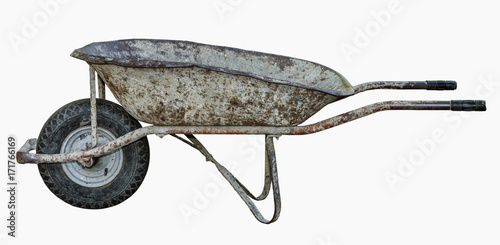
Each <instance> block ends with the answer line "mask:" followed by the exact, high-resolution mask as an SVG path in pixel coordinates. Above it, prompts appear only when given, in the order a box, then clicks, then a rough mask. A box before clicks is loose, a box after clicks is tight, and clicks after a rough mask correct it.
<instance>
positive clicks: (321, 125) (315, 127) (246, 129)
mask: <svg viewBox="0 0 500 245" xmlns="http://www.w3.org/2000/svg"><path fill="white" fill-rule="evenodd" d="M386 110H454V111H484V110H486V104H485V102H484V101H385V102H378V103H374V104H371V105H368V106H364V107H361V108H358V109H355V110H352V111H349V112H346V113H344V114H340V115H338V116H334V117H331V118H329V119H326V120H323V121H320V122H317V123H314V124H310V125H305V126H290V127H273V126H147V127H143V128H139V129H136V130H134V131H132V132H129V133H127V134H125V135H123V136H121V137H119V138H117V139H116V140H114V141H112V142H109V143H107V144H105V145H102V146H98V147H95V148H93V149H90V150H86V151H75V152H70V153H65V154H33V153H29V151H18V153H17V160H18V162H19V163H50V162H52V163H53V162H67V161H80V162H83V163H85V162H88V161H90V160H91V159H92V158H93V157H99V156H102V155H106V154H108V153H110V152H112V151H114V150H116V149H119V148H121V147H124V146H126V145H128V144H130V143H132V142H134V141H136V140H138V139H140V138H142V137H145V136H147V135H150V134H160V135H167V134H252V135H256V134H264V135H304V134H312V133H317V132H320V131H323V130H326V129H329V128H333V127H336V126H339V125H341V124H344V123H347V122H350V121H353V120H356V119H358V118H362V117H365V116H367V115H370V114H373V113H376V112H380V111H386ZM33 140H35V141H36V139H30V140H28V141H29V142H33ZM26 144H28V142H27V143H26ZM28 145H30V144H28ZM28 148H29V149H31V150H33V149H34V146H33V147H31V148H30V147H28V146H27V148H26V149H28ZM31 150H30V151H31Z"/></svg>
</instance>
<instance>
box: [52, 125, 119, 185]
mask: <svg viewBox="0 0 500 245" xmlns="http://www.w3.org/2000/svg"><path fill="white" fill-rule="evenodd" d="M115 139H116V136H115V135H114V134H112V133H111V132H110V131H108V130H106V129H103V128H100V127H98V128H97V146H101V145H104V144H107V143H109V142H111V141H113V140H115ZM90 142H91V128H90V126H86V127H81V128H78V129H76V130H74V131H73V132H71V133H70V134H69V135H68V136H67V137H66V138H65V139H64V142H63V143H62V146H61V153H68V152H73V151H80V150H87V148H88V147H87V146H88V145H89V144H90ZM122 165H123V153H122V150H121V149H119V150H116V151H114V152H112V153H110V154H107V155H104V156H101V157H98V158H92V159H91V160H89V162H87V163H78V162H77V161H72V162H64V163H62V168H63V171H64V173H65V174H66V175H67V176H68V178H69V179H71V180H72V181H74V182H75V183H77V184H79V185H81V186H85V187H92V188H96V187H101V186H104V185H106V184H108V183H110V182H111V181H112V180H114V179H115V178H116V176H117V175H118V173H119V172H120V170H121V168H122ZM88 166H90V167H88Z"/></svg>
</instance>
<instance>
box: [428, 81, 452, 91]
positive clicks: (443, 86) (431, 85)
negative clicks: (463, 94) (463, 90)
mask: <svg viewBox="0 0 500 245" xmlns="http://www.w3.org/2000/svg"><path fill="white" fill-rule="evenodd" d="M426 82H427V90H455V89H457V82H455V81H444V80H435V81H426Z"/></svg>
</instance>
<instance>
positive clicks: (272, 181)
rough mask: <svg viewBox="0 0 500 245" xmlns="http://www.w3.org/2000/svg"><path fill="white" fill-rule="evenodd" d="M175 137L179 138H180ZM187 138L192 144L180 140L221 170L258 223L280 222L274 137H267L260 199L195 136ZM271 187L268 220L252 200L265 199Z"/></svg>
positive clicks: (188, 135) (279, 199) (279, 197)
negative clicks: (272, 208) (263, 179)
mask: <svg viewBox="0 0 500 245" xmlns="http://www.w3.org/2000/svg"><path fill="white" fill-rule="evenodd" d="M174 137H176V138H179V137H178V136H174ZM186 137H187V138H188V139H189V141H190V142H189V141H187V140H184V139H181V138H179V139H181V140H182V141H183V142H185V143H187V144H189V145H190V146H192V147H194V148H196V149H197V150H199V151H200V152H201V153H202V154H203V155H204V156H205V157H206V159H207V161H211V162H213V163H214V164H215V166H216V167H217V170H219V172H220V173H221V174H222V176H224V178H225V179H226V180H227V181H228V182H229V184H231V186H232V187H233V189H234V190H235V191H236V193H238V195H239V196H240V197H241V199H242V200H243V202H245V204H246V205H247V206H248V208H249V209H250V211H251V212H252V214H253V215H254V216H255V218H256V219H257V220H258V221H260V222H262V223H264V224H270V223H273V222H274V221H276V220H278V218H279V215H280V212H281V195H280V191H279V183H278V168H277V166H276V152H275V150H274V142H273V137H274V136H271V135H266V170H265V172H266V173H265V175H266V176H265V184H264V188H263V190H262V193H261V194H260V195H259V196H258V197H255V196H254V195H253V194H252V193H250V191H249V190H248V189H247V188H246V187H245V186H244V185H243V184H242V183H241V182H240V181H239V180H238V179H236V177H234V175H233V174H232V173H231V172H229V170H227V169H226V168H225V167H224V166H222V165H221V164H219V162H217V160H215V159H214V158H213V156H212V155H211V154H210V153H209V152H208V150H207V149H206V148H205V147H204V146H203V145H202V144H201V142H200V141H199V140H198V139H197V138H196V137H194V135H192V134H186ZM271 185H272V187H273V199H274V214H273V216H272V218H271V219H269V220H268V219H266V218H264V216H263V215H262V213H261V212H260V211H259V209H258V208H257V206H255V203H254V202H253V201H252V200H251V199H254V200H257V201H260V200H263V199H265V198H266V197H267V196H268V194H269V191H270V190H269V189H270V186H271Z"/></svg>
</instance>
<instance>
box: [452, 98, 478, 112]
mask: <svg viewBox="0 0 500 245" xmlns="http://www.w3.org/2000/svg"><path fill="white" fill-rule="evenodd" d="M451 110H452V111H486V102H485V101H484V100H452V101H451Z"/></svg>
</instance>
